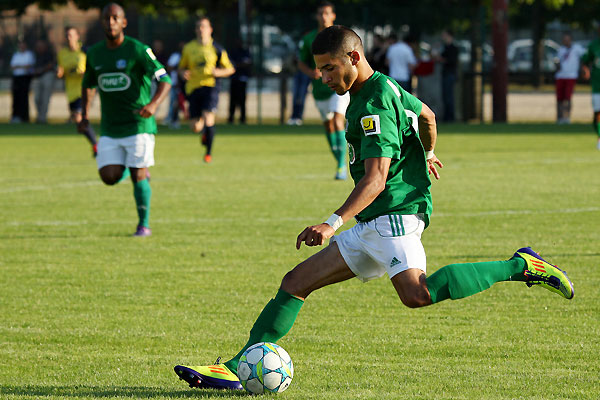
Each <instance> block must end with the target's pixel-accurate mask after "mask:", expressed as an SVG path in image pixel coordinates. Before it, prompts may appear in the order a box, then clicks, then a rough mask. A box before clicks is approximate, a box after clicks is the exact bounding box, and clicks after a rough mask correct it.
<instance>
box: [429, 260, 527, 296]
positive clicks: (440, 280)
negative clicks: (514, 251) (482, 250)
mask: <svg viewBox="0 0 600 400" xmlns="http://www.w3.org/2000/svg"><path fill="white" fill-rule="evenodd" d="M525 265H526V263H525V260H523V259H522V258H521V257H513V258H511V259H510V260H508V261H490V262H480V263H465V264H450V265H446V266H445V267H443V268H441V269H439V270H438V271H436V272H435V273H433V274H432V275H431V276H428V277H427V287H428V288H429V293H430V294H431V302H432V303H438V302H440V301H442V300H446V299H452V300H456V299H462V298H463V297H468V296H471V295H474V294H475V293H479V292H482V291H484V290H486V289H489V288H490V287H491V286H492V285H493V284H494V283H496V282H501V281H524V280H525V276H524V274H523V271H524V270H525Z"/></svg>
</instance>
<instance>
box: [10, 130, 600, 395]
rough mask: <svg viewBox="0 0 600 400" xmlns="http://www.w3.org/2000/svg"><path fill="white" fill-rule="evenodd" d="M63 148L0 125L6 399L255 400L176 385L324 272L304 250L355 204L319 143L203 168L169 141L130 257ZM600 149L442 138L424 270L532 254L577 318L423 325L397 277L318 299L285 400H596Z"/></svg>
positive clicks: (431, 318)
mask: <svg viewBox="0 0 600 400" xmlns="http://www.w3.org/2000/svg"><path fill="white" fill-rule="evenodd" d="M73 132H74V128H73V127H72V126H65V125H52V126H48V127H45V126H36V125H30V126H12V125H0V273H1V278H0V293H1V295H0V338H1V339H0V399H113V398H115V399H117V398H118V399H123V398H125V399H140V398H150V399H176V398H193V399H207V398H239V397H245V394H241V393H230V392H219V391H199V390H197V389H195V390H192V389H189V388H188V387H187V386H186V385H185V384H184V383H183V382H181V381H178V380H177V377H176V375H175V374H174V373H173V366H174V365H175V364H179V363H181V364H188V365H189V364H191V365H198V364H205V363H211V362H213V361H214V360H215V359H216V357H217V356H223V357H224V358H225V359H227V357H229V356H231V355H233V354H234V353H235V352H237V350H238V348H239V346H241V345H242V344H243V343H245V341H246V339H247V333H248V330H249V329H250V327H251V325H252V323H253V322H254V320H255V318H256V317H257V315H258V313H259V312H260V310H261V309H262V307H263V306H264V304H266V302H267V301H268V300H269V298H270V297H272V296H273V295H274V294H275V292H276V290H277V288H278V285H279V282H280V279H281V277H282V276H283V275H284V274H285V272H287V271H288V270H289V269H290V268H291V267H293V266H294V265H295V264H297V263H298V262H300V261H302V260H303V259H304V258H306V257H307V256H309V255H310V254H312V253H314V251H315V250H314V249H308V248H302V249H301V250H300V251H296V250H295V248H294V245H295V239H296V236H297V234H298V233H299V232H300V231H301V230H302V229H303V228H304V227H305V226H307V225H309V224H315V223H318V222H321V221H323V220H324V219H325V218H327V217H328V216H329V215H330V214H331V213H332V211H334V210H335V209H336V208H337V207H339V205H341V203H342V202H343V201H344V200H345V198H346V196H347V194H348V193H349V191H350V190H351V188H352V183H351V182H350V181H346V182H336V181H334V180H333V179H332V178H333V174H334V162H333V158H332V157H331V156H330V155H329V154H328V152H327V150H326V143H325V139H324V138H323V136H322V134H321V133H320V132H321V128H320V127H318V126H305V127H301V128H289V127H278V126H263V127H256V126H252V127H243V128H238V127H227V126H220V127H219V131H218V136H217V139H216V142H215V149H214V157H215V158H214V162H213V163H212V164H210V165H206V164H204V163H203V162H202V161H201V156H202V152H201V149H200V146H199V145H198V140H197V138H196V137H193V136H192V135H191V134H183V133H181V132H182V131H177V132H175V131H168V130H166V129H163V130H162V131H161V134H160V135H159V136H158V137H157V149H156V158H157V166H156V167H154V168H153V169H152V188H153V199H152V201H153V203H152V215H151V224H152V228H153V236H152V237H150V238H145V239H139V238H132V237H130V234H131V233H132V232H133V231H134V229H135V225H136V222H137V220H136V218H137V217H136V214H135V208H134V203H133V196H132V186H131V184H130V183H128V182H123V183H121V184H119V185H117V186H115V187H106V186H104V185H103V184H102V183H101V182H100V180H99V179H98V177H97V172H96V168H95V163H94V160H93V159H92V158H91V154H90V151H89V148H88V145H87V144H86V143H85V140H84V138H83V137H82V136H81V135H76V134H75V133H73ZM595 144H596V139H595V137H594V135H593V133H591V128H590V127H589V126H583V125H574V126H568V127H563V126H560V127H557V126H553V125H499V126H477V125H475V126H468V125H453V126H441V127H440V135H439V142H438V146H437V149H436V154H437V155H438V157H439V158H440V159H441V160H442V161H443V162H444V164H445V167H444V169H443V170H442V171H441V172H442V179H441V180H440V181H438V182H434V184H433V196H434V210H435V211H434V215H433V217H432V223H431V225H430V227H429V228H428V229H427V230H426V231H425V233H424V235H423V243H424V245H425V249H426V251H427V255H428V268H429V271H428V272H429V273H431V272H433V271H435V270H436V269H438V268H439V267H441V266H444V265H447V264H450V263H455V262H476V261H484V260H495V259H507V258H509V257H510V256H511V255H512V253H513V252H514V251H515V250H516V249H517V248H519V247H522V246H524V245H531V246H533V248H534V249H537V250H538V251H540V252H542V254H543V255H544V256H545V257H547V258H548V259H550V260H551V261H553V262H555V263H556V264H558V265H559V266H561V267H563V268H564V269H566V270H567V271H568V272H569V276H570V277H571V278H572V280H573V282H574V285H575V291H576V295H575V298H574V299H573V300H571V301H567V300H565V299H563V298H560V297H559V296H557V295H554V294H551V293H550V292H548V291H545V290H543V289H541V288H531V289H529V288H527V287H526V286H525V285H524V284H522V283H500V284H497V285H495V286H494V287H493V288H491V289H490V290H488V291H486V292H483V293H480V294H478V295H475V296H473V297H470V298H467V299H464V300H460V301H445V302H443V303H440V304H438V305H435V306H432V307H428V308H424V309H417V310H413V309H408V308H406V307H404V306H402V304H401V303H400V301H399V300H398V298H397V295H396V294H395V292H394V290H393V288H392V285H391V284H390V283H389V281H388V279H387V278H382V279H379V280H377V281H373V282H369V283H367V284H362V283H360V282H358V281H357V280H351V281H348V282H345V283H342V284H339V285H335V286H331V287H327V288H324V289H322V290H320V291H318V292H316V293H314V294H313V295H311V297H310V298H309V299H308V301H307V302H306V304H305V306H304V307H303V309H302V311H301V313H300V315H299V317H298V320H297V321H296V325H295V326H294V328H293V329H292V331H291V332H290V334H289V335H288V336H286V337H284V338H283V339H282V340H281V341H280V344H281V345H282V346H283V347H284V348H285V349H286V350H287V351H288V352H289V353H290V354H291V356H292V359H293V361H294V365H295V377H294V381H293V382H292V385H291V387H290V388H289V389H288V391H287V392H285V393H284V394H282V395H281V398H285V399H302V400H305V399H452V400H454V399H490V400H491V399H540V400H541V399H593V400H596V399H598V398H599V397H600V363H599V357H600V289H599V288H600V270H599V268H598V266H599V265H600V249H599V244H600V152H598V151H597V150H595ZM350 225H351V224H348V226H350ZM344 228H346V226H344Z"/></svg>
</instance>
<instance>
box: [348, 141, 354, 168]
mask: <svg viewBox="0 0 600 400" xmlns="http://www.w3.org/2000/svg"><path fill="white" fill-rule="evenodd" d="M348 157H349V158H350V164H354V161H356V153H355V152H354V146H352V145H351V144H350V143H348Z"/></svg>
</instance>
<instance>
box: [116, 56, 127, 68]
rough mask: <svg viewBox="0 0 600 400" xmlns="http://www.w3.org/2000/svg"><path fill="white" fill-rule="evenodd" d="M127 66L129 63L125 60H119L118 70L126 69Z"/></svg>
mask: <svg viewBox="0 0 600 400" xmlns="http://www.w3.org/2000/svg"><path fill="white" fill-rule="evenodd" d="M126 66H127V61H125V60H123V59H122V58H121V59H120V60H117V68H118V69H125V67H126Z"/></svg>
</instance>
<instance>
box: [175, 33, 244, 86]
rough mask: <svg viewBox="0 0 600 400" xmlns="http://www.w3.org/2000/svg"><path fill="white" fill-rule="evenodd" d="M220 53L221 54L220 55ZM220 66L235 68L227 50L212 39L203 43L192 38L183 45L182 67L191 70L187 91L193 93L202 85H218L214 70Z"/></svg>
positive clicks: (186, 84) (180, 63)
mask: <svg viewBox="0 0 600 400" xmlns="http://www.w3.org/2000/svg"><path fill="white" fill-rule="evenodd" d="M219 54H220V56H219ZM217 63H218V67H219V68H233V64H231V61H229V56H227V52H226V51H225V49H223V48H222V47H221V46H219V45H218V44H215V43H213V42H212V41H211V42H210V43H209V44H208V45H203V44H202V43H200V42H198V41H197V40H192V41H191V42H189V43H188V44H186V45H185V46H184V47H183V52H182V53H181V61H180V62H179V68H180V69H189V70H190V79H189V80H188V81H187V82H186V83H185V92H186V93H187V94H191V93H192V92H193V91H194V90H195V89H197V88H199V87H201V86H209V87H214V86H215V85H216V83H217V82H216V80H215V77H214V76H213V70H214V69H215V68H216V67H217Z"/></svg>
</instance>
